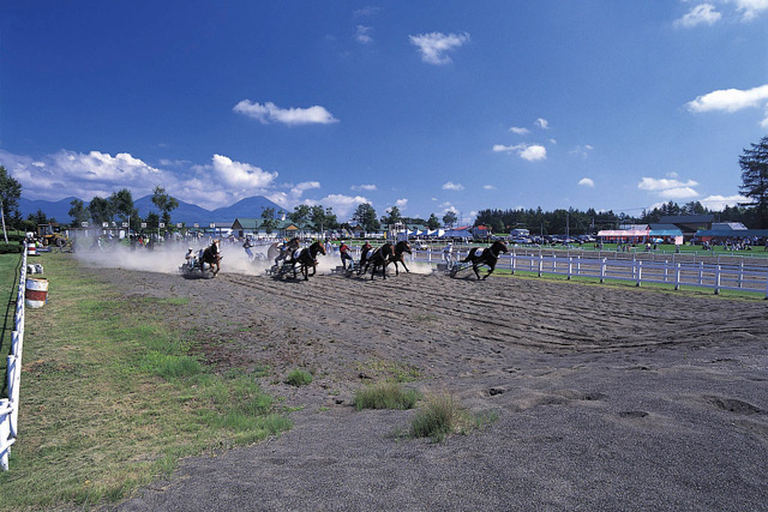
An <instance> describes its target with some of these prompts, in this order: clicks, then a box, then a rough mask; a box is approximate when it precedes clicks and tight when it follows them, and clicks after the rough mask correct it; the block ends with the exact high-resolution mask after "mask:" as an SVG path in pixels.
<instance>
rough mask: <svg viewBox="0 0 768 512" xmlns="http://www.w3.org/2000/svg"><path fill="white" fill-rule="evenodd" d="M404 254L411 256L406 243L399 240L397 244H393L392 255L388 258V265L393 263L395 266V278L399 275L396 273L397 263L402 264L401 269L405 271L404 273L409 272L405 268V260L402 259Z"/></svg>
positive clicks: (409, 247) (409, 248)
mask: <svg viewBox="0 0 768 512" xmlns="http://www.w3.org/2000/svg"><path fill="white" fill-rule="evenodd" d="M405 253H408V254H413V253H412V252H411V246H410V244H409V243H408V242H407V241H405V240H401V241H399V242H397V243H396V244H395V249H394V253H393V254H392V256H391V257H390V258H389V261H388V263H394V264H395V275H396V276H399V275H400V272H398V270H397V264H398V263H402V264H403V268H404V269H405V271H406V272H410V270H408V267H406V266H405V260H404V259H403V254H405Z"/></svg>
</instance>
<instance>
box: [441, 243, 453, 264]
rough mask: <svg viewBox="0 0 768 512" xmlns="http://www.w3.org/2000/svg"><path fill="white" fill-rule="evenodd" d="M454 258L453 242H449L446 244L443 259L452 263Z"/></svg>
mask: <svg viewBox="0 0 768 512" xmlns="http://www.w3.org/2000/svg"><path fill="white" fill-rule="evenodd" d="M452 259H453V242H448V245H446V246H445V248H444V249H443V261H444V262H446V263H449V264H450V263H451V260H452Z"/></svg>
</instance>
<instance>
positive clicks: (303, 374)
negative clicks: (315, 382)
mask: <svg viewBox="0 0 768 512" xmlns="http://www.w3.org/2000/svg"><path fill="white" fill-rule="evenodd" d="M284 382H285V383H286V384H290V385H291V386H306V385H308V384H310V383H311V382H312V374H311V373H309V372H308V371H306V370H300V369H296V370H293V371H292V372H290V373H289V374H288V375H286V376H285V381H284Z"/></svg>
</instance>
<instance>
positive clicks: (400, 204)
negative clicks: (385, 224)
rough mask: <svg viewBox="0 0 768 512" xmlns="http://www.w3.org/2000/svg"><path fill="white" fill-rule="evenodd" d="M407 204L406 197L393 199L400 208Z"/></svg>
mask: <svg viewBox="0 0 768 512" xmlns="http://www.w3.org/2000/svg"><path fill="white" fill-rule="evenodd" d="M407 205H408V200H407V199H406V198H402V199H398V200H397V201H395V206H397V207H398V208H400V209H403V208H405V207H406V206H407Z"/></svg>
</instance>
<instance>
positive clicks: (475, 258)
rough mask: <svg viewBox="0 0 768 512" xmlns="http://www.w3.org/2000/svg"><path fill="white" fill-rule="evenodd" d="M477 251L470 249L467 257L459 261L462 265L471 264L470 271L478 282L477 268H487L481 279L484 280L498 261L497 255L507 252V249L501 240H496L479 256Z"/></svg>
mask: <svg viewBox="0 0 768 512" xmlns="http://www.w3.org/2000/svg"><path fill="white" fill-rule="evenodd" d="M479 249H480V248H479V247H473V248H472V249H470V251H469V254H467V257H466V258H464V259H463V260H461V261H462V263H466V262H472V270H474V271H475V275H476V276H477V279H478V280H480V273H479V272H478V271H477V267H479V266H480V265H487V266H488V269H489V270H488V273H487V274H485V276H483V279H485V278H487V277H488V276H489V275H491V273H492V272H493V270H494V269H495V268H496V262H497V261H499V254H501V253H502V252H509V249H507V244H506V242H504V241H503V240H497V241H495V242H493V245H491V246H490V247H489V248H487V249H482V253H481V254H477V251H478V250H479Z"/></svg>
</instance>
